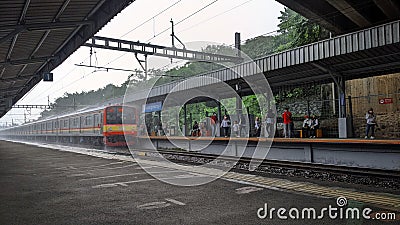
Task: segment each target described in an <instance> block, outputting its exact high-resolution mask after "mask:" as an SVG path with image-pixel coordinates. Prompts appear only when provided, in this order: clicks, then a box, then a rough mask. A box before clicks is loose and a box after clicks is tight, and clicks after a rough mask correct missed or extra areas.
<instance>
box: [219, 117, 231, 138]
mask: <svg viewBox="0 0 400 225" xmlns="http://www.w3.org/2000/svg"><path fill="white" fill-rule="evenodd" d="M230 126H231V121H230V120H229V119H228V116H226V115H225V116H224V119H223V120H222V121H221V127H222V129H223V131H224V136H225V137H228V135H229V128H230Z"/></svg>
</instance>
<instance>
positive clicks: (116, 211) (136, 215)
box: [0, 141, 400, 224]
mask: <svg viewBox="0 0 400 225" xmlns="http://www.w3.org/2000/svg"><path fill="white" fill-rule="evenodd" d="M148 167H149V168H150V169H152V170H154V171H156V172H159V173H165V174H168V175H169V176H170V175H171V174H174V178H175V179H202V177H204V176H205V175H204V174H197V173H193V172H190V171H182V170H177V169H174V168H166V167H162V166H156V165H155V164H152V163H151V162H150V163H149V164H148ZM149 168H148V169H149ZM285 182H287V183H286V184H285ZM289 184H290V185H289ZM296 185H297V188H300V189H296V188H295V187H296ZM289 186H290V187H289ZM301 187H303V189H301ZM318 189H319V190H318ZM324 191H325V192H324ZM323 193H325V194H323ZM329 193H331V194H330V195H329ZM332 193H336V194H332ZM342 194H346V195H348V196H347V197H348V203H349V205H348V206H352V207H356V206H358V207H371V208H372V209H373V210H374V212H382V211H388V210H391V211H393V210H395V211H400V197H399V196H398V195H393V194H390V195H389V194H385V193H366V192H361V191H360V190H355V189H344V188H338V187H335V185H330V186H324V185H323V184H312V183H304V182H294V181H288V180H285V179H277V178H268V177H259V176H254V175H246V174H237V173H232V172H230V173H228V174H227V175H226V176H225V177H224V178H223V179H218V180H217V181H214V182H211V183H208V184H205V185H201V186H196V187H179V186H173V185H169V184H166V183H162V182H160V181H158V180H156V179H154V178H153V177H151V176H149V175H148V174H147V173H146V172H145V171H144V170H143V169H141V168H140V167H139V165H138V164H136V163H135V162H132V161H129V160H123V159H105V158H99V157H93V156H89V155H84V154H77V153H72V152H65V151H59V150H54V149H48V148H42V147H35V146H30V145H25V144H17V143H10V142H5V141H0V202H1V204H0V224H381V223H382V221H377V220H352V221H350V220H345V219H336V220H332V219H329V217H328V216H327V215H325V217H324V218H323V219H320V220H303V219H298V220H294V219H287V220H280V219H278V218H277V215H276V214H275V216H274V217H273V218H274V219H268V218H266V219H260V218H258V217H257V211H258V209H259V208H261V207H264V205H265V203H268V207H269V208H272V207H275V208H279V207H285V208H287V209H290V207H296V208H300V209H302V208H308V207H314V208H316V209H317V211H319V210H320V209H322V208H324V207H328V206H329V205H332V206H333V207H336V206H337V205H336V197H335V196H336V195H342ZM361 194H363V195H364V196H361V197H360V195H361ZM351 196H354V199H357V198H364V199H365V202H361V201H353V200H352V199H351V198H353V197H351ZM357 196H358V197H357ZM397 200H398V201H397ZM397 214H400V212H397ZM398 216H399V215H398ZM397 222H398V221H397ZM389 224H390V223H389Z"/></svg>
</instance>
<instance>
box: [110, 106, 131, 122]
mask: <svg viewBox="0 0 400 225" xmlns="http://www.w3.org/2000/svg"><path fill="white" fill-rule="evenodd" d="M106 123H107V124H123V123H124V124H134V123H135V110H134V109H133V108H131V107H122V106H112V107H108V108H107V112H106Z"/></svg>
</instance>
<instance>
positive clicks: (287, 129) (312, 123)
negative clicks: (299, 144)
mask: <svg viewBox="0 0 400 225" xmlns="http://www.w3.org/2000/svg"><path fill="white" fill-rule="evenodd" d="M282 118H283V133H284V137H285V138H292V137H294V136H295V135H294V123H293V118H292V113H291V112H290V111H289V108H285V110H284V111H283V113H282ZM304 118H305V119H304V121H303V126H302V128H301V132H302V137H303V138H315V137H316V136H317V130H318V129H319V126H320V124H319V120H318V118H317V116H315V115H312V117H311V118H310V117H309V116H308V115H306V116H304Z"/></svg>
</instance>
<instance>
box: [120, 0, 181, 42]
mask: <svg viewBox="0 0 400 225" xmlns="http://www.w3.org/2000/svg"><path fill="white" fill-rule="evenodd" d="M181 1H182V0H179V1H177V2H175V3H174V4H172V5H170V6H168V7H167V8H165V9H163V10H162V11H161V12H159V13H157V14H156V15H154V16H152V17H150V18H149V19H147V20H146V21H144V22H143V23H141V24H139V25H137V26H136V27H135V28H133V29H131V30H129V31H128V32H126V33H125V34H123V35H122V36H121V37H124V36H126V35H128V34H129V33H131V32H132V31H134V30H136V29H138V28H139V27H141V26H143V25H144V24H146V23H148V22H149V21H151V20H152V19H154V18H156V17H157V16H159V15H161V14H163V13H164V12H165V11H167V10H168V9H170V8H172V7H174V6H175V5H176V4H178V3H179V2H181Z"/></svg>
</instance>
